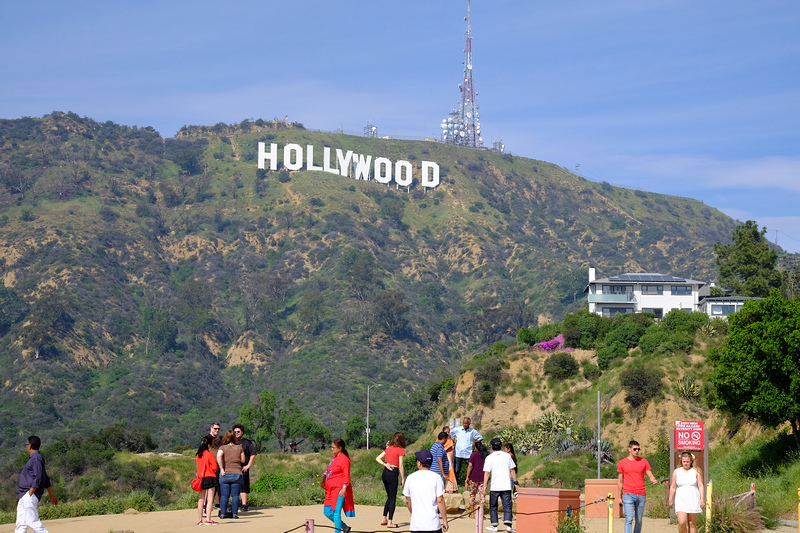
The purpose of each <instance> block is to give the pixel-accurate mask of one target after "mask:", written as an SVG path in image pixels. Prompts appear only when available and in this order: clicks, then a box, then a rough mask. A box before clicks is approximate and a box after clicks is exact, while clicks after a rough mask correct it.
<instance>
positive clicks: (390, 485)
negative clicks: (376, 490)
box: [381, 468, 400, 520]
mask: <svg viewBox="0 0 800 533" xmlns="http://www.w3.org/2000/svg"><path fill="white" fill-rule="evenodd" d="M381 479H383V488H385V489H386V505H384V506H383V516H385V517H386V518H388V519H389V520H391V519H392V518H394V508H395V506H396V505H397V485H398V481H399V480H400V469H399V468H393V469H392V470H389V469H388V468H384V469H383V474H382V475H381Z"/></svg>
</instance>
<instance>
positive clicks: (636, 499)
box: [622, 494, 647, 533]
mask: <svg viewBox="0 0 800 533" xmlns="http://www.w3.org/2000/svg"><path fill="white" fill-rule="evenodd" d="M646 498H647V496H645V495H644V494H623V495H622V509H623V510H624V511H625V533H642V518H644V502H645V499H646ZM634 518H636V526H634V527H633V528H632V527H631V526H632V524H633V519H634ZM632 529H633V531H631V530H632Z"/></svg>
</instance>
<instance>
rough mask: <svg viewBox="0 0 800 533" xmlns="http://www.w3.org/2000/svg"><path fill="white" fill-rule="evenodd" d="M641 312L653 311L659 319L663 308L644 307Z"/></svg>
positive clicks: (662, 314) (661, 316)
mask: <svg viewBox="0 0 800 533" xmlns="http://www.w3.org/2000/svg"><path fill="white" fill-rule="evenodd" d="M642 313H653V314H654V315H656V318H657V319H659V320H661V319H662V318H664V310H663V309H661V308H655V307H645V308H643V309H642Z"/></svg>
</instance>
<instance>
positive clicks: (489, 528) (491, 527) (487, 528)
mask: <svg viewBox="0 0 800 533" xmlns="http://www.w3.org/2000/svg"><path fill="white" fill-rule="evenodd" d="M486 531H497V526H486Z"/></svg>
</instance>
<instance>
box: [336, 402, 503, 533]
mask: <svg viewBox="0 0 800 533" xmlns="http://www.w3.org/2000/svg"><path fill="white" fill-rule="evenodd" d="M470 424H471V420H470V418H468V417H467V418H464V419H463V420H462V425H461V426H460V427H457V428H450V427H449V426H445V427H444V428H443V429H442V431H441V432H440V433H439V434H438V435H437V438H436V441H435V442H434V443H433V445H432V446H431V448H430V450H426V449H423V450H420V451H418V452H416V453H415V454H414V456H415V459H416V460H417V471H416V472H414V473H413V474H411V475H409V476H408V479H406V477H405V470H404V467H403V456H405V447H406V442H405V437H404V436H403V434H402V433H400V432H397V433H395V434H394V435H393V436H392V439H391V440H390V441H389V443H388V446H387V447H386V449H385V450H384V451H383V452H381V454H380V455H378V457H377V458H376V459H375V460H376V461H377V462H378V464H380V465H382V466H383V467H384V470H383V473H382V476H381V478H382V480H383V484H384V488H385V489H386V504H385V505H384V508H383V518H382V520H381V525H382V526H385V527H387V528H396V527H397V524H396V523H394V522H393V519H394V513H395V502H396V500H397V490H398V483H399V486H400V487H402V488H403V496H404V497H405V501H406V507H408V510H409V512H410V513H411V523H410V529H411V531H413V532H420V533H422V532H426V533H427V532H431V533H433V532H441V531H447V530H448V527H449V526H448V522H447V510H446V507H445V501H444V495H445V493H446V492H458V482H457V479H458V474H459V473H460V471H461V470H462V469H463V468H464V465H467V467H466V468H467V471H466V476H465V477H466V481H465V486H466V487H467V488H469V490H470V516H474V513H475V502H476V500H478V499H480V500H482V499H483V498H484V497H485V488H486V487H487V486H488V487H489V489H490V490H489V516H490V520H491V525H490V526H488V527H487V528H486V529H488V530H489V531H498V524H499V520H498V514H497V512H498V501H502V503H503V523H504V524H505V525H506V529H507V531H510V532H512V533H514V531H515V530H514V528H513V527H512V513H511V506H512V502H511V494H512V490H513V488H514V485H517V484H518V483H517V477H516V476H517V465H516V459H515V457H513V455H512V454H513V451H514V448H513V446H512V445H511V444H510V443H507V444H506V448H505V450H503V449H502V448H503V444H502V442H501V441H500V439H498V438H494V439H492V440H491V442H490V446H491V448H492V451H491V453H490V452H489V451H488V450H487V449H486V447H485V446H484V444H483V442H482V441H483V435H481V434H480V433H479V432H478V431H477V430H475V429H474V428H472V427H470ZM509 451H510V452H511V453H509ZM345 531H346V530H345Z"/></svg>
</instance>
